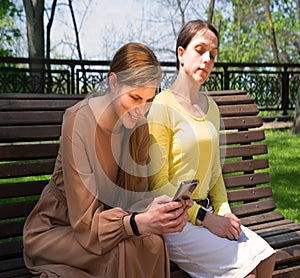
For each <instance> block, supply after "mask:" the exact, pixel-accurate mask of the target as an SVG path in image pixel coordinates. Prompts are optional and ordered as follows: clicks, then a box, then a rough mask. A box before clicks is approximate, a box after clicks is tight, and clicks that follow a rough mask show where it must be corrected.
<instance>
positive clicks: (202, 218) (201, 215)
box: [197, 207, 207, 222]
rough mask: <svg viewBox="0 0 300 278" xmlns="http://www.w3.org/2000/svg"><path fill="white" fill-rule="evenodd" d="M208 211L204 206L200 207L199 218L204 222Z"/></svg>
mask: <svg viewBox="0 0 300 278" xmlns="http://www.w3.org/2000/svg"><path fill="white" fill-rule="evenodd" d="M206 213H207V211H206V210H205V209H204V208H203V207H200V208H199V210H198V213H197V220H199V221H201V222H202V221H203V220H204V218H205V215H206Z"/></svg>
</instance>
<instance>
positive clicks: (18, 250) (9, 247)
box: [0, 240, 23, 259]
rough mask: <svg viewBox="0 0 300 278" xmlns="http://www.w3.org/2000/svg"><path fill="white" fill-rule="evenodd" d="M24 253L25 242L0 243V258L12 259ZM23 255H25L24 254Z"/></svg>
mask: <svg viewBox="0 0 300 278" xmlns="http://www.w3.org/2000/svg"><path fill="white" fill-rule="evenodd" d="M22 253H23V241H22V240H15V241H9V242H0V258H3V259H5V258H9V257H10V258H12V257H16V256H17V255H21V254H22ZM22 255H23V254H22Z"/></svg>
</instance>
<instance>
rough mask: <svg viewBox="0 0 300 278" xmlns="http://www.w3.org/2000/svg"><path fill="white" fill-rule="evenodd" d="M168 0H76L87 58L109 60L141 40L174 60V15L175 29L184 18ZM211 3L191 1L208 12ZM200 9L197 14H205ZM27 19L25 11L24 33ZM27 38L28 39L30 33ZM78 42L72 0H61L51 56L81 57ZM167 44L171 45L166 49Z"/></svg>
mask: <svg viewBox="0 0 300 278" xmlns="http://www.w3.org/2000/svg"><path fill="white" fill-rule="evenodd" d="M16 1H17V3H18V6H19V7H23V3H22V0H16ZM52 2H53V0H45V8H46V13H45V16H44V24H45V26H44V28H45V30H46V27H47V23H48V16H49V15H50V12H51V9H50V8H51V5H52ZM166 3H168V2H167V1H163V0H73V9H74V13H75V17H76V22H77V26H78V29H79V37H80V46H81V52H82V56H83V59H89V60H108V59H111V58H112V57H113V55H114V53H115V52H116V50H117V49H118V48H119V47H121V45H122V44H124V43H127V42H129V41H139V42H143V43H146V44H147V45H148V46H150V47H151V48H152V49H153V50H154V52H155V53H156V55H157V56H158V58H159V59H160V60H165V61H173V60H174V59H173V57H174V53H172V52H170V50H172V51H173V50H174V49H175V44H176V38H177V35H176V34H175V33H174V30H173V29H172V28H173V26H172V25H171V23H170V18H174V19H176V20H177V22H176V28H175V31H179V30H177V29H179V28H180V26H181V21H180V20H181V18H180V16H179V14H178V11H177V14H176V15H175V16H174V8H171V7H170V5H167V4H166ZM174 3H176V1H174ZM182 3H185V1H182ZM203 3H204V4H203ZM208 3H209V1H206V0H202V1H198V0H197V1H193V2H190V4H189V7H193V8H194V10H196V11H197V12H198V11H199V13H201V12H202V13H204V11H205V6H204V5H206V6H207V4H208ZM192 4H193V5H194V6H192ZM199 13H198V15H196V17H197V18H201V14H200V15H199ZM47 15H48V16H47ZM189 16H190V17H189ZM193 17H194V18H193ZM190 19H195V15H194V12H190V14H189V15H188V13H187V15H186V20H187V21H188V20H190ZM151 21H152V22H151ZM154 21H155V24H154V23H153V22H154ZM25 22H26V21H25V12H24V14H23V23H22V26H23V27H22V28H23V32H24V34H26V25H25V24H26V23H25ZM45 36H46V34H45ZM23 40H24V41H25V40H26V36H24V38H23ZM75 42H76V40H75V33H74V26H73V23H72V18H71V13H70V9H69V7H68V0H58V1H57V7H56V12H55V17H54V22H53V26H52V29H51V58H72V59H78V57H79V56H78V52H77V49H76V45H75ZM24 44H26V42H24ZM20 45H21V44H20ZM155 48H157V49H155ZM163 48H168V49H167V50H165V51H164V52H163V51H162V50H161V49H163ZM21 50H22V51H23V52H25V53H24V57H26V56H27V55H28V54H27V51H25V50H24V47H23V49H21ZM166 57H167V58H166Z"/></svg>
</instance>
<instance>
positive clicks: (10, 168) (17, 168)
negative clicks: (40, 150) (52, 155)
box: [0, 159, 55, 178]
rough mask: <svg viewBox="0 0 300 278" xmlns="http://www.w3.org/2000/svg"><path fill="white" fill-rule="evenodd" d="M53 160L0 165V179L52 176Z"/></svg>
mask: <svg viewBox="0 0 300 278" xmlns="http://www.w3.org/2000/svg"><path fill="white" fill-rule="evenodd" d="M54 164H55V159H52V160H40V161H24V162H16V163H5V164H0V178H16V177H26V176H38V175H48V174H52V171H53V169H54Z"/></svg>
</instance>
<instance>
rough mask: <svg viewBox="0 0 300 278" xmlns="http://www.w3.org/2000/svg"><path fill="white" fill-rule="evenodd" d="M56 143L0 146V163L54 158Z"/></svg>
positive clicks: (56, 149) (56, 150) (56, 148)
mask: <svg viewBox="0 0 300 278" xmlns="http://www.w3.org/2000/svg"><path fill="white" fill-rule="evenodd" d="M58 148H59V144H58V143H55V142H53V143H48V144H28V145H24V144H22V145H3V146H0V161H9V160H25V159H38V158H40V159H41V158H56V156H57V152H58Z"/></svg>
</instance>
